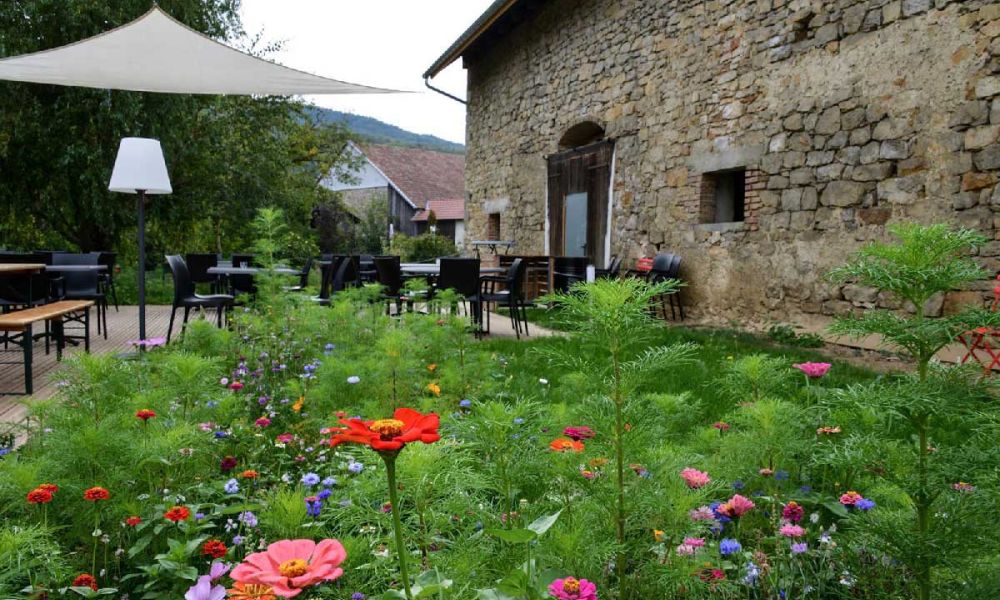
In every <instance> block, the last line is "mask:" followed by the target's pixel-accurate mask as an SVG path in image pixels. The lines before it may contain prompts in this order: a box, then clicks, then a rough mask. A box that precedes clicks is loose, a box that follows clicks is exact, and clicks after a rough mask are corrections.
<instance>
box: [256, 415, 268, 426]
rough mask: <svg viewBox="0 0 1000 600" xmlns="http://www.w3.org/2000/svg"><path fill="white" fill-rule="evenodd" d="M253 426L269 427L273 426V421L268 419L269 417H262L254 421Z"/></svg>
mask: <svg viewBox="0 0 1000 600" xmlns="http://www.w3.org/2000/svg"><path fill="white" fill-rule="evenodd" d="M253 424H254V425H256V426H257V427H267V426H268V425H270V424H271V419H268V418H267V417H261V418H259V419H257V420H256V421H254V422H253Z"/></svg>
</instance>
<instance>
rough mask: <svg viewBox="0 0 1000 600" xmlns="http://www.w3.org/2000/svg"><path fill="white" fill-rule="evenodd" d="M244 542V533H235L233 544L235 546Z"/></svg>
mask: <svg viewBox="0 0 1000 600" xmlns="http://www.w3.org/2000/svg"><path fill="white" fill-rule="evenodd" d="M242 543H243V536H242V535H234V536H233V545H234V546H239V545H240V544H242Z"/></svg>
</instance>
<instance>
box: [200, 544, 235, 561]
mask: <svg viewBox="0 0 1000 600" xmlns="http://www.w3.org/2000/svg"><path fill="white" fill-rule="evenodd" d="M228 551H229V548H226V544H225V543H224V542H223V541H222V540H208V541H207V542H205V543H204V544H202V546H201V553H202V554H203V555H205V556H211V557H212V558H222V557H223V556H225V555H226V552H228Z"/></svg>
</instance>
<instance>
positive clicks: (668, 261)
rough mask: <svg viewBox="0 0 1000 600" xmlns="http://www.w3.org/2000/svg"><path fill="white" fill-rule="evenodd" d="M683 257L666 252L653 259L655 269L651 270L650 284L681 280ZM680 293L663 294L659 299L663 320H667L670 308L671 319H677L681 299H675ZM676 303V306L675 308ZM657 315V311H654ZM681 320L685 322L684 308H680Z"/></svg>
mask: <svg viewBox="0 0 1000 600" xmlns="http://www.w3.org/2000/svg"><path fill="white" fill-rule="evenodd" d="M680 265H681V257H679V256H677V255H675V254H673V253H670V252H665V253H662V254H657V255H656V256H655V257H653V268H652V269H650V271H649V274H648V275H647V279H648V281H649V282H650V283H660V282H663V281H672V280H675V279H679V274H680ZM678 293H679V292H676V291H675V292H673V293H670V294H661V295H660V297H659V298H658V300H659V305H660V311H661V313H662V315H663V319H664V320H666V318H667V308H668V307H669V308H670V318H671V319H675V318H677V313H676V307H677V306H680V299H679V298H675V296H677V294H678ZM675 303H676V306H675ZM654 313H655V309H654ZM680 313H681V320H684V307H683V306H680Z"/></svg>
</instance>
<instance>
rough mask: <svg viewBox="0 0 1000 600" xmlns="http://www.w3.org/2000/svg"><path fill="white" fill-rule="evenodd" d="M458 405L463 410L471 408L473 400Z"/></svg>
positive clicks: (463, 401) (466, 400)
mask: <svg viewBox="0 0 1000 600" xmlns="http://www.w3.org/2000/svg"><path fill="white" fill-rule="evenodd" d="M458 405H459V406H461V407H462V408H469V407H470V406H472V400H468V399H465V400H462V401H460V402H459V403H458Z"/></svg>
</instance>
